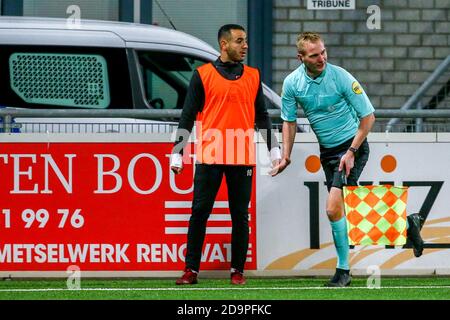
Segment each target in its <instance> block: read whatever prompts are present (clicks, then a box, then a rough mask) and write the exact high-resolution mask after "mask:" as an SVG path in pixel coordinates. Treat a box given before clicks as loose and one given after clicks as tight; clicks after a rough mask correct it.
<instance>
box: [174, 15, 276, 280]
mask: <svg viewBox="0 0 450 320" xmlns="http://www.w3.org/2000/svg"><path fill="white" fill-rule="evenodd" d="M218 41H219V45H220V57H219V58H218V59H217V60H216V61H214V62H212V63H207V64H205V65H203V66H201V67H199V68H197V70H196V71H195V72H194V74H193V76H192V79H191V82H190V84H189V89H188V93H187V96H186V100H185V103H184V106H183V111H182V114H181V119H180V122H179V125H178V130H177V134H176V142H175V147H174V150H173V152H172V155H171V161H170V167H171V170H172V171H173V172H175V173H176V174H179V173H180V172H181V171H182V169H183V162H182V151H183V148H184V146H185V145H186V143H187V140H188V138H189V135H190V133H191V131H192V128H193V126H194V122H195V121H196V137H197V145H196V147H197V150H196V167H195V176H194V199H193V201H192V215H191V218H190V220H189V230H188V236H187V238H188V239H187V253H186V267H185V270H184V273H183V275H182V277H181V278H179V279H177V281H176V284H179V285H182V284H196V283H197V275H198V272H199V270H200V259H201V250H202V247H203V242H204V239H205V231H206V223H207V220H208V217H209V215H210V213H211V210H212V208H213V204H214V200H215V198H216V195H217V192H218V190H219V187H220V184H221V181H222V177H223V175H225V178H226V182H227V187H228V200H229V206H230V214H231V220H232V235H231V237H232V238H231V283H232V284H237V285H243V284H245V278H244V275H243V273H244V265H245V260H246V257H247V250H248V241H249V240H248V238H249V227H248V204H249V201H250V196H251V190H252V176H253V174H254V166H255V163H256V157H255V146H254V142H253V136H254V127H255V123H256V126H257V127H258V128H259V129H261V132H262V133H263V137H264V138H265V140H266V142H267V147H268V150H270V157H271V161H272V165H278V163H279V160H280V159H281V152H280V148H279V145H278V142H277V140H276V138H275V136H274V135H273V133H272V131H271V128H272V123H271V121H270V118H269V116H268V113H267V110H266V107H265V103H264V95H263V91H262V86H261V80H260V74H259V70H258V69H255V68H252V67H249V66H246V65H244V64H242V61H243V60H244V59H245V56H246V54H247V49H248V44H247V37H246V33H245V29H244V28H243V27H242V26H240V25H235V24H227V25H224V26H222V27H221V28H220V29H219V32H218Z"/></svg>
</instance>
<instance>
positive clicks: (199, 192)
mask: <svg viewBox="0 0 450 320" xmlns="http://www.w3.org/2000/svg"><path fill="white" fill-rule="evenodd" d="M222 177H223V166H217V165H205V164H197V165H196V166H195V176H194V199H193V201H192V215H191V218H190V220H189V229H188V236H187V238H188V239H187V252H186V268H189V269H192V270H195V271H199V270H200V260H201V255H202V247H203V242H204V240H205V232H206V223H207V222H208V218H209V215H210V213H211V211H212V208H213V205H214V200H215V199H216V195H217V192H218V191H219V188H220V184H221V182H222Z"/></svg>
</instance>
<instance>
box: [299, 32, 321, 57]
mask: <svg viewBox="0 0 450 320" xmlns="http://www.w3.org/2000/svg"><path fill="white" fill-rule="evenodd" d="M317 41H322V42H323V40H322V37H321V36H320V34H318V33H317V32H302V33H300V34H299V35H298V37H297V51H298V52H299V53H304V52H305V42H312V43H315V42H317Z"/></svg>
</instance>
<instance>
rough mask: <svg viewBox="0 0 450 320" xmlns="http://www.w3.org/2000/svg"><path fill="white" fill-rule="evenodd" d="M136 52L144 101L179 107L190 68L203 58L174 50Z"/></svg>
mask: <svg viewBox="0 0 450 320" xmlns="http://www.w3.org/2000/svg"><path fill="white" fill-rule="evenodd" d="M137 53H138V57H139V64H140V69H141V72H142V79H143V81H144V93H145V95H146V97H145V98H146V101H147V103H148V105H149V106H150V107H152V108H158V109H175V108H178V109H181V108H182V107H183V102H184V98H185V97H186V91H187V88H188V86H189V82H190V80H191V77H192V74H193V72H194V70H195V69H196V68H197V67H199V66H201V65H203V64H204V63H205V62H206V61H203V60H200V59H198V58H193V57H190V56H186V55H181V54H177V53H168V52H158V51H138V52H137Z"/></svg>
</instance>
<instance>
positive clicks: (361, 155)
mask: <svg viewBox="0 0 450 320" xmlns="http://www.w3.org/2000/svg"><path fill="white" fill-rule="evenodd" d="M352 142H353V138H351V139H350V140H347V141H346V142H344V143H342V144H340V145H338V146H336V147H333V148H324V147H322V146H320V162H321V164H322V168H323V171H324V172H325V178H326V180H327V188H328V191H330V190H331V187H336V188H339V189H342V187H343V186H344V185H348V186H357V185H358V179H359V176H360V175H361V173H362V171H363V169H364V167H365V165H366V163H367V160H368V159H369V152H370V150H369V143H368V142H367V139H365V140H364V141H363V143H362V144H361V146H360V147H359V149H358V151H357V152H356V153H355V165H354V167H353V168H352V169H351V170H350V175H349V176H348V177H347V178H345V170H342V171H341V172H339V163H340V161H341V157H342V156H343V155H344V154H345V153H346V152H347V150H348V148H350V146H351V145H352Z"/></svg>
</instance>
